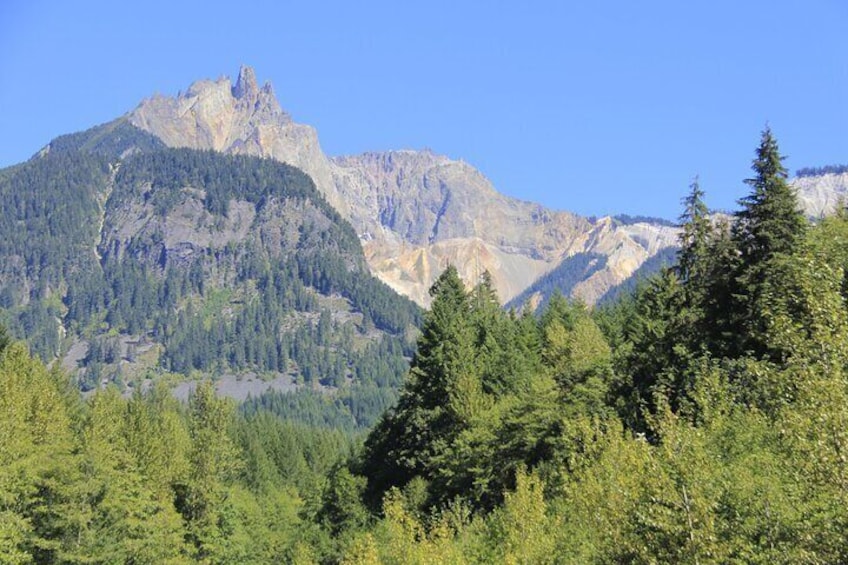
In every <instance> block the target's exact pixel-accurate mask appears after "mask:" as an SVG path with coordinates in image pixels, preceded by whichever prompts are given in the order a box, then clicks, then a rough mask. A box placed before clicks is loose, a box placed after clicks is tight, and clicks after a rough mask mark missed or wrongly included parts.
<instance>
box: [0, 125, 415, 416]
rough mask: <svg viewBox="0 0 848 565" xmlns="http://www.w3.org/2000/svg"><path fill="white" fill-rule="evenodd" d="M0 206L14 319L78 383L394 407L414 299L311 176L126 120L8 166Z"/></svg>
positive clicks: (0, 281) (1, 286)
mask: <svg viewBox="0 0 848 565" xmlns="http://www.w3.org/2000/svg"><path fill="white" fill-rule="evenodd" d="M0 201H2V209H3V211H4V219H3V222H2V231H3V233H2V234H0V241H1V243H0V256H2V258H3V261H2V267H0V297H2V298H0V300H1V301H2V302H1V303H0V306H2V309H3V310H2V314H3V317H4V319H5V322H6V323H7V324H8V326H9V327H10V328H11V330H12V332H13V333H14V335H15V336H17V337H19V338H23V339H26V340H27V341H28V343H29V344H30V347H31V348H32V350H33V351H34V352H35V353H37V354H38V355H39V356H40V357H42V359H44V360H46V361H49V360H51V359H53V358H54V357H60V358H63V360H64V362H65V366H66V367H67V368H68V369H69V370H70V371H71V372H72V373H75V374H77V375H78V377H79V382H80V385H81V387H82V388H83V389H84V390H87V389H91V388H94V387H97V386H100V385H101V384H102V383H105V382H115V383H117V384H118V385H119V386H121V387H123V386H129V387H138V386H141V385H142V383H143V381H145V380H146V379H149V378H151V377H153V378H158V377H157V375H161V374H162V373H163V372H165V371H170V372H173V373H179V374H182V375H188V374H192V373H193V372H200V373H203V374H211V375H216V374H217V375H220V374H225V373H226V374H235V375H246V374H247V375H253V376H255V377H257V378H267V379H274V378H279V379H283V380H286V381H287V382H289V383H301V384H305V385H310V386H311V387H312V388H315V387H319V386H333V387H339V386H340V385H342V384H347V383H350V384H351V385H352V387H353V390H354V391H355V393H354V396H356V397H361V399H360V400H356V399H354V400H352V401H350V403H352V404H356V403H357V402H365V403H367V404H369V405H372V406H371V407H370V409H369V410H368V412H369V413H370V417H369V418H370V420H373V418H374V417H376V415H377V414H378V413H379V411H380V410H382V409H384V408H385V407H386V406H388V405H389V404H390V402H391V401H392V399H393V394H394V388H396V387H397V385H398V384H399V383H400V379H401V377H402V375H403V372H404V371H405V367H406V360H405V358H404V357H405V356H408V355H409V354H410V351H411V343H410V342H409V340H410V339H411V337H412V336H413V333H412V332H414V331H415V328H416V326H417V325H418V324H419V318H420V313H419V310H418V307H417V306H415V305H414V304H413V303H412V302H411V301H409V300H407V299H406V298H403V297H401V296H399V295H397V294H396V293H395V292H394V291H392V290H391V289H389V288H388V287H387V286H385V285H384V284H383V283H381V282H380V281H378V280H377V279H375V278H374V277H372V276H371V275H370V273H369V271H368V268H367V265H366V263H365V259H364V255H363V253H362V248H361V246H360V243H359V240H358V238H357V236H356V233H355V232H354V230H353V229H352V228H351V226H350V225H349V224H348V223H347V222H346V221H345V220H344V219H342V218H341V217H340V216H339V214H338V213H337V212H336V211H335V210H334V209H333V208H332V207H331V206H330V205H329V204H328V203H327V202H326V201H325V200H324V198H323V197H322V196H321V195H320V194H319V193H318V192H317V191H316V189H315V186H314V184H313V183H312V181H311V180H310V179H309V177H307V176H306V175H305V174H304V173H302V172H301V171H299V170H297V169H295V168H293V167H291V166H288V165H285V164H282V163H279V162H276V161H272V160H268V159H260V158H256V157H248V156H227V155H223V154H219V153H215V152H212V151H196V150H189V149H168V148H166V147H164V145H162V144H161V143H160V142H159V141H158V140H156V139H155V138H152V137H151V136H149V135H147V134H145V133H144V132H141V131H140V130H138V129H137V128H135V127H133V126H131V125H129V124H128V123H126V122H125V121H124V122H122V121H119V122H116V123H113V124H107V125H106V126H101V127H100V128H95V129H93V130H90V131H88V132H84V133H82V134H75V135H72V136H65V137H63V138H59V139H57V140H56V141H55V142H53V143H51V144H50V146H48V148H47V149H46V150H45V151H43V152H42V153H41V154H39V155H37V156H36V157H34V158H33V159H31V160H30V161H28V162H26V163H23V164H21V165H18V166H16V167H12V168H10V169H7V170H5V171H3V172H2V174H0ZM151 371H152V372H151ZM348 400H350V399H348ZM369 418H366V419H365V421H364V422H363V423H366V424H367V422H368V421H370V420H369Z"/></svg>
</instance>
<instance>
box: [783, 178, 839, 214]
mask: <svg viewBox="0 0 848 565" xmlns="http://www.w3.org/2000/svg"><path fill="white" fill-rule="evenodd" d="M792 185H793V186H794V187H795V189H796V190H797V191H798V200H799V201H800V203H801V208H802V209H803V210H804V212H805V213H806V214H807V215H808V216H810V217H812V218H819V217H821V216H824V215H827V214H830V213H832V212H833V211H834V210H836V207H837V205H839V203H840V202H841V203H842V205H843V206H845V205H846V204H848V173H841V174H826V175H817V176H811V177H799V178H796V179H793V180H792Z"/></svg>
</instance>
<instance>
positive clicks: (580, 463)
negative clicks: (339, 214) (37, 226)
mask: <svg viewBox="0 0 848 565" xmlns="http://www.w3.org/2000/svg"><path fill="white" fill-rule="evenodd" d="M753 169H754V175H753V178H752V179H751V180H750V181H749V185H750V193H749V194H748V196H747V197H745V198H744V199H743V200H742V201H741V202H740V209H739V210H738V211H737V212H735V214H734V216H733V217H732V221H729V222H716V221H714V219H711V218H710V217H709V214H708V210H707V206H706V204H705V201H704V193H703V191H702V190H701V188H700V186H699V185H698V184H697V183H695V184H693V186H692V187H691V191H690V193H689V195H688V197H687V198H686V200H685V206H684V212H683V214H682V218H683V221H682V226H681V230H680V238H679V244H680V249H679V251H678V252H677V255H676V260H675V263H674V265H673V266H670V267H668V268H664V269H662V270H661V271H660V272H659V273H658V274H656V275H655V276H654V277H652V278H650V279H649V280H648V281H646V282H644V283H642V284H641V285H639V286H638V287H637V288H636V290H635V291H634V292H633V293H632V294H630V295H627V296H624V297H622V298H621V299H620V300H618V301H616V302H614V303H611V304H609V305H607V306H605V307H603V308H597V309H595V310H592V311H590V310H588V309H587V308H586V307H585V306H583V305H582V304H580V303H579V302H571V301H569V300H567V299H565V298H563V297H561V296H556V295H555V296H554V297H553V298H552V299H551V300H550V301H549V302H548V303H547V305H545V306H543V309H542V312H541V313H540V315H539V316H538V317H537V316H534V315H532V314H530V313H529V311H526V312H524V313H523V314H521V315H517V314H515V313H514V312H508V311H505V310H504V309H503V308H501V307H500V303H499V300H498V297H497V294H496V293H495V292H494V287H493V285H492V282H491V280H490V279H488V278H487V277H483V278H482V280H481V281H480V283H479V284H477V285H476V286H475V287H473V288H471V289H468V288H467V287H466V286H465V285H464V283H463V281H462V280H461V277H460V276H459V273H458V271H457V270H456V269H455V268H453V267H449V268H447V269H446V270H445V271H444V272H443V273H442V274H441V275H440V277H439V278H438V280H437V282H436V283H435V284H434V285H433V286H432V288H431V293H432V302H431V308H430V310H429V311H428V312H427V313H426V314H425V316H424V321H423V325H422V331H421V334H420V337H419V338H418V344H417V349H416V352H415V354H414V357H413V359H412V362H411V368H410V370H409V373H408V375H407V377H406V379H405V382H404V385H403V389H402V392H401V395H400V399H399V401H398V403H397V406H396V407H395V408H394V409H392V410H389V411H387V412H386V413H385V414H384V415H383V416H382V418H381V419H380V421H379V422H378V423H377V424H376V426H374V427H373V429H371V431H370V432H369V433H368V435H367V437H366V438H365V439H364V442H360V441H358V440H356V439H353V440H352V439H351V438H350V436H345V435H342V434H340V433H339V432H333V431H328V430H326V429H320V428H316V427H307V426H304V425H302V424H293V423H286V422H282V421H280V420H279V419H277V418H276V417H274V416H273V414H272V413H270V412H269V411H268V408H267V407H265V406H262V405H261V403H252V404H250V405H249V408H242V409H240V410H238V409H236V407H235V406H234V405H233V404H232V402H231V401H228V400H226V399H221V398H218V397H216V396H215V394H214V393H213V390H212V388H211V386H210V385H209V384H205V385H200V386H199V387H198V388H197V389H196V390H195V391H194V392H193V393H192V394H191V396H190V399H189V402H188V405H187V406H182V405H180V404H179V403H178V402H177V401H175V400H174V399H173V398H172V397H171V395H169V394H168V392H167V390H166V389H165V388H164V387H162V386H159V387H155V388H153V389H151V390H149V391H147V392H146V393H142V392H137V393H136V394H135V395H133V396H132V398H123V397H121V396H120V395H119V394H118V393H117V391H116V390H115V389H114V387H110V388H107V389H105V390H99V391H97V392H96V393H94V394H93V395H92V396H91V397H90V398H88V399H87V400H85V401H83V400H82V399H81V397H80V394H79V391H78V390H76V389H75V388H73V387H72V386H70V385H69V381H68V380H67V378H66V377H65V376H64V375H63V374H62V373H61V371H55V370H54V371H48V370H47V369H46V368H45V367H44V365H43V364H42V363H41V362H40V361H38V360H36V359H33V358H31V357H30V356H29V355H28V354H27V352H26V348H25V346H23V345H22V344H10V343H9V340H8V339H6V337H5V336H4V335H2V332H0V438H3V439H2V442H0V496H2V507H0V542H2V543H0V559H2V560H3V561H7V562H16V563H28V562H35V563H56V562H61V563H90V562H119V563H120V562H123V563H165V562H168V563H183V562H201V563H270V562H288V563H324V564H333V563H345V564H374V563H378V564H379V563H386V564H408V563H420V564H425V563H762V564H772V563H834V564H835V563H844V562H846V561H848V483H846V477H848V459H846V457H844V454H845V453H846V451H848V434H846V427H845V423H846V422H847V421H848V307H846V300H847V299H848V277H846V273H848V245H846V243H848V214H846V212H845V210H842V209H840V210H837V211H836V213H835V214H834V215H832V216H829V217H827V218H824V219H823V220H821V221H820V222H817V223H815V224H811V223H810V222H809V220H808V219H807V218H806V217H805V215H804V214H803V213H802V212H801V210H800V207H799V205H798V201H797V198H796V195H795V193H794V191H793V190H792V189H791V187H790V186H789V184H788V183H787V181H786V173H785V170H784V169H783V166H782V164H781V158H780V153H779V151H778V147H777V143H776V141H775V139H774V137H773V135H772V133H771V132H770V131H769V130H766V131H765V132H764V133H763V136H762V139H761V143H760V145H759V147H758V149H757V152H756V156H755V159H754V162H753ZM316 206H317V205H316ZM268 406H270V404H268Z"/></svg>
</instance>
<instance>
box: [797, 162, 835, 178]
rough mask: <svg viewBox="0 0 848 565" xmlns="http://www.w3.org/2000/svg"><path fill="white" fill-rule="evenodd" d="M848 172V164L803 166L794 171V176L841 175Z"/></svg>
mask: <svg viewBox="0 0 848 565" xmlns="http://www.w3.org/2000/svg"><path fill="white" fill-rule="evenodd" d="M846 172H848V165H825V166H824V167H804V168H802V169H798V170H797V171H795V176H796V177H802V178H803V177H818V176H821V175H841V174H843V173H846Z"/></svg>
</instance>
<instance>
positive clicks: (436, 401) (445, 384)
mask: <svg viewBox="0 0 848 565" xmlns="http://www.w3.org/2000/svg"><path fill="white" fill-rule="evenodd" d="M430 295H431V296H432V297H433V303H432V306H431V308H430V311H429V312H427V314H426V316H425V320H424V327H423V328H422V332H421V337H420V338H419V339H418V350H417V351H416V353H415V357H414V358H413V360H412V364H411V367H410V371H409V375H408V377H407V381H406V383H405V385H404V388H403V391H402V392H401V396H400V399H399V400H398V405H397V408H395V410H394V412H390V413H388V414H386V415H385V416H384V417H383V419H382V420H381V421H380V422H379V423H378V424H377V426H376V428H375V429H374V430H373V431H372V433H371V434H370V436H369V437H368V439H367V441H366V444H365V450H366V452H365V456H364V458H363V471H364V473H365V474H366V475H367V476H368V477H369V485H368V489H369V491H370V493H371V494H372V495H373V497H374V498H373V500H372V502H373V503H375V504H376V505H379V503H380V501H381V498H382V494H383V493H384V492H385V491H386V490H387V489H388V488H389V487H391V486H403V485H405V484H406V483H407V482H409V480H410V479H412V478H413V477H415V476H423V477H425V478H427V479H430V478H432V474H433V471H434V462H435V461H437V460H438V459H439V458H440V456H441V455H442V454H443V453H444V452H445V450H446V449H447V447H448V446H449V444H450V441H451V439H452V438H453V437H456V435H457V434H459V433H460V432H461V431H462V429H463V428H464V427H465V426H466V425H467V418H468V413H467V412H468V409H469V406H468V404H469V403H470V402H471V401H472V400H473V399H471V398H469V396H474V394H471V393H473V392H475V391H474V390H472V389H474V388H475V387H474V386H469V385H475V384H476V385H477V387H476V388H479V385H480V378H479V367H478V364H477V363H476V361H475V347H474V337H475V336H474V327H473V324H472V323H471V320H470V318H471V316H470V313H471V305H470V300H469V296H468V293H467V292H466V290H465V285H464V284H463V282H462V280H461V279H460V278H459V273H458V272H457V270H456V268H455V267H453V266H448V268H447V269H445V271H444V272H443V273H442V275H441V276H440V277H439V278H438V280H436V282H435V283H434V284H433V286H432V287H431V288H430Z"/></svg>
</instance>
